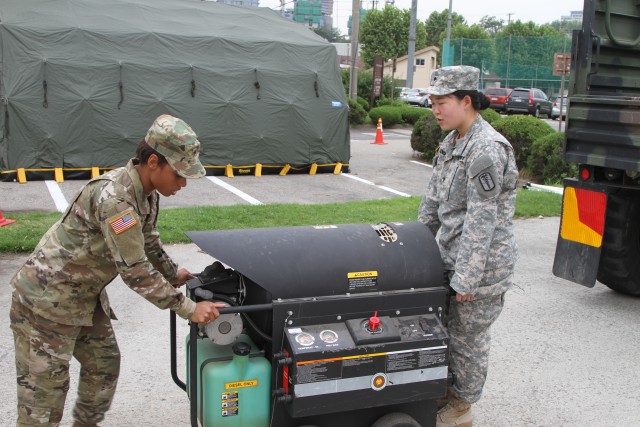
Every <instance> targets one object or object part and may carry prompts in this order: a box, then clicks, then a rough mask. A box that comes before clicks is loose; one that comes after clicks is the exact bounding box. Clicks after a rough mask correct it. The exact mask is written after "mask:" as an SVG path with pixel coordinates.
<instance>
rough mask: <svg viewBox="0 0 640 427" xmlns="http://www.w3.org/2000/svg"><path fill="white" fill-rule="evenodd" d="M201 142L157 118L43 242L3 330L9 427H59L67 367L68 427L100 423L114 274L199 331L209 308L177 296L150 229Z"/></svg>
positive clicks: (23, 271) (21, 274) (115, 357)
mask: <svg viewBox="0 0 640 427" xmlns="http://www.w3.org/2000/svg"><path fill="white" fill-rule="evenodd" d="M199 152H200V142H199V141H198V140H197V139H196V135H195V133H194V132H193V130H191V128H190V127H189V126H188V125H187V124H186V123H185V122H184V121H182V120H180V119H178V118H175V117H171V116H169V115H162V116H160V117H158V118H157V119H156V120H155V121H154V123H153V125H152V126H151V128H150V129H149V131H148V133H147V135H146V137H145V138H144V140H143V141H141V142H140V144H139V146H138V149H137V153H136V154H137V158H135V159H132V160H131V161H129V163H128V164H127V166H125V167H123V168H119V169H116V170H114V171H111V172H109V173H107V174H105V175H103V176H100V177H98V178H96V179H93V180H91V181H89V183H87V185H85V186H84V187H83V188H82V189H81V190H80V192H79V193H78V194H77V195H76V196H75V198H74V200H73V201H72V202H71V204H70V205H69V208H68V209H67V211H66V212H65V213H64V214H63V216H62V218H61V219H60V220H59V221H58V222H57V223H56V224H54V225H53V226H52V227H51V229H49V231H48V232H47V233H46V234H45V235H44V237H43V238H42V240H41V241H40V243H39V244H38V246H37V247H36V249H35V251H34V252H33V254H31V256H30V257H29V259H28V260H27V262H26V263H25V264H24V265H23V266H22V268H20V270H19V271H18V272H17V273H16V275H15V277H14V278H13V279H12V281H11V285H12V288H13V300H12V304H11V314H10V317H11V329H12V330H13V336H14V340H15V353H16V375H17V383H18V408H17V409H18V421H17V426H18V427H22V426H36V425H37V426H48V427H55V426H58V425H59V423H60V420H61V419H62V412H63V409H64V402H65V398H66V395H67V391H68V389H69V361H70V360H71V357H72V356H73V357H75V358H76V359H77V360H78V361H79V362H80V365H81V369H80V382H79V385H78V398H77V401H76V405H75V408H74V410H73V417H74V419H75V422H74V424H73V426H74V427H91V426H96V423H98V422H100V421H102V420H103V419H104V415H105V413H106V411H107V410H108V409H109V406H110V405H111V402H112V400H113V395H114V393H115V390H116V383H117V381H118V374H119V370H120V352H119V350H118V344H117V342H116V338H115V335H114V333H113V328H112V326H111V319H115V316H114V314H113V311H112V310H111V308H110V306H109V301H108V299H107V293H106V290H105V287H106V286H107V285H108V284H109V283H110V282H111V281H112V280H113V279H114V278H115V277H116V276H117V275H118V274H120V276H121V277H122V280H123V281H124V283H126V284H127V285H128V286H129V287H130V288H131V289H133V290H134V291H136V292H137V293H139V294H140V295H142V296H143V297H144V298H146V299H147V300H148V301H150V302H151V303H153V304H155V305H156V306H158V307H159V308H162V309H166V308H169V309H171V310H174V311H175V312H176V313H177V314H178V315H179V316H180V317H182V318H184V319H190V320H191V321H193V322H197V323H207V322H209V321H211V320H213V319H215V318H216V317H218V315H219V314H218V311H217V309H216V307H217V306H218V305H217V304H214V303H210V302H199V303H197V304H196V303H195V302H193V301H191V300H190V299H187V298H185V296H184V295H183V294H182V293H181V292H179V291H178V290H176V289H175V288H174V286H176V285H181V284H183V283H184V282H185V281H186V280H188V279H189V278H192V277H193V276H192V275H191V274H190V273H189V271H188V270H186V269H184V268H180V269H178V268H177V266H176V264H175V263H174V262H173V261H172V260H171V258H169V256H168V255H167V254H166V252H165V251H164V250H163V248H162V243H161V242H160V237H159V234H158V232H157V230H156V223H157V220H158V199H159V196H158V192H159V193H161V194H162V195H164V196H171V195H175V194H176V193H177V192H178V191H179V190H180V189H181V188H182V187H185V186H186V185H187V181H186V178H200V177H202V176H204V175H205V170H204V168H203V167H202V164H200V161H199V160H198V156H199Z"/></svg>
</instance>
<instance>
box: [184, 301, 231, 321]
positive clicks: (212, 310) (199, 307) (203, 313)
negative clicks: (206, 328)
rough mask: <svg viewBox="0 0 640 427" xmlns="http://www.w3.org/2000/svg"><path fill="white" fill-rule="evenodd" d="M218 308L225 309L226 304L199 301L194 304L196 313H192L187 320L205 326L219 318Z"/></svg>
mask: <svg viewBox="0 0 640 427" xmlns="http://www.w3.org/2000/svg"><path fill="white" fill-rule="evenodd" d="M218 307H226V304H225V303H223V302H210V301H201V302H199V303H197V304H196V311H194V312H193V314H192V315H191V317H190V318H189V320H191V321H192V322H195V323H200V324H202V325H206V324H207V323H209V322H211V321H212V320H215V319H217V318H218V317H219V316H220V313H219V312H218Z"/></svg>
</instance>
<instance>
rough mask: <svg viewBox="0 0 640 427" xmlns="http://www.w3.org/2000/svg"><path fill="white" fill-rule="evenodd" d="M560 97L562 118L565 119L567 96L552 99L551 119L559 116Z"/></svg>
mask: <svg viewBox="0 0 640 427" xmlns="http://www.w3.org/2000/svg"><path fill="white" fill-rule="evenodd" d="M560 98H562V118H563V119H565V118H566V117H567V103H568V101H569V98H567V97H566V96H559V97H557V98H556V99H555V101H553V108H552V109H551V116H550V117H551V120H556V119H557V118H558V117H560Z"/></svg>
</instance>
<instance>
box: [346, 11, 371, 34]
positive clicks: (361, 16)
mask: <svg viewBox="0 0 640 427" xmlns="http://www.w3.org/2000/svg"><path fill="white" fill-rule="evenodd" d="M366 14H367V9H362V8H360V22H362V20H363V19H364V17H365V15H366ZM352 19H353V17H352V16H351V15H349V21H348V22H347V28H348V29H349V35H351V21H352Z"/></svg>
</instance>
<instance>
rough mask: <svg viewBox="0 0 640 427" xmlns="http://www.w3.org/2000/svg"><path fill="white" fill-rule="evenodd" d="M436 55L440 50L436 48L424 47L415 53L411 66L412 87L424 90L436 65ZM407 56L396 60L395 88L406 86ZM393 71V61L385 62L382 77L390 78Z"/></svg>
mask: <svg viewBox="0 0 640 427" xmlns="http://www.w3.org/2000/svg"><path fill="white" fill-rule="evenodd" d="M438 53H440V49H438V48H437V47H436V46H429V47H425V48H424V49H420V50H419V51H417V52H416V53H415V57H414V60H415V62H414V65H413V87H415V88H426V87H427V86H429V82H430V81H431V73H433V72H434V71H435V69H436V67H437V65H438ZM408 60H409V57H408V56H401V57H400V58H398V59H396V73H395V79H396V83H395V85H396V86H406V81H407V65H408V64H407V62H408ZM392 69H393V61H389V62H385V64H384V75H385V76H391V71H392Z"/></svg>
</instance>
